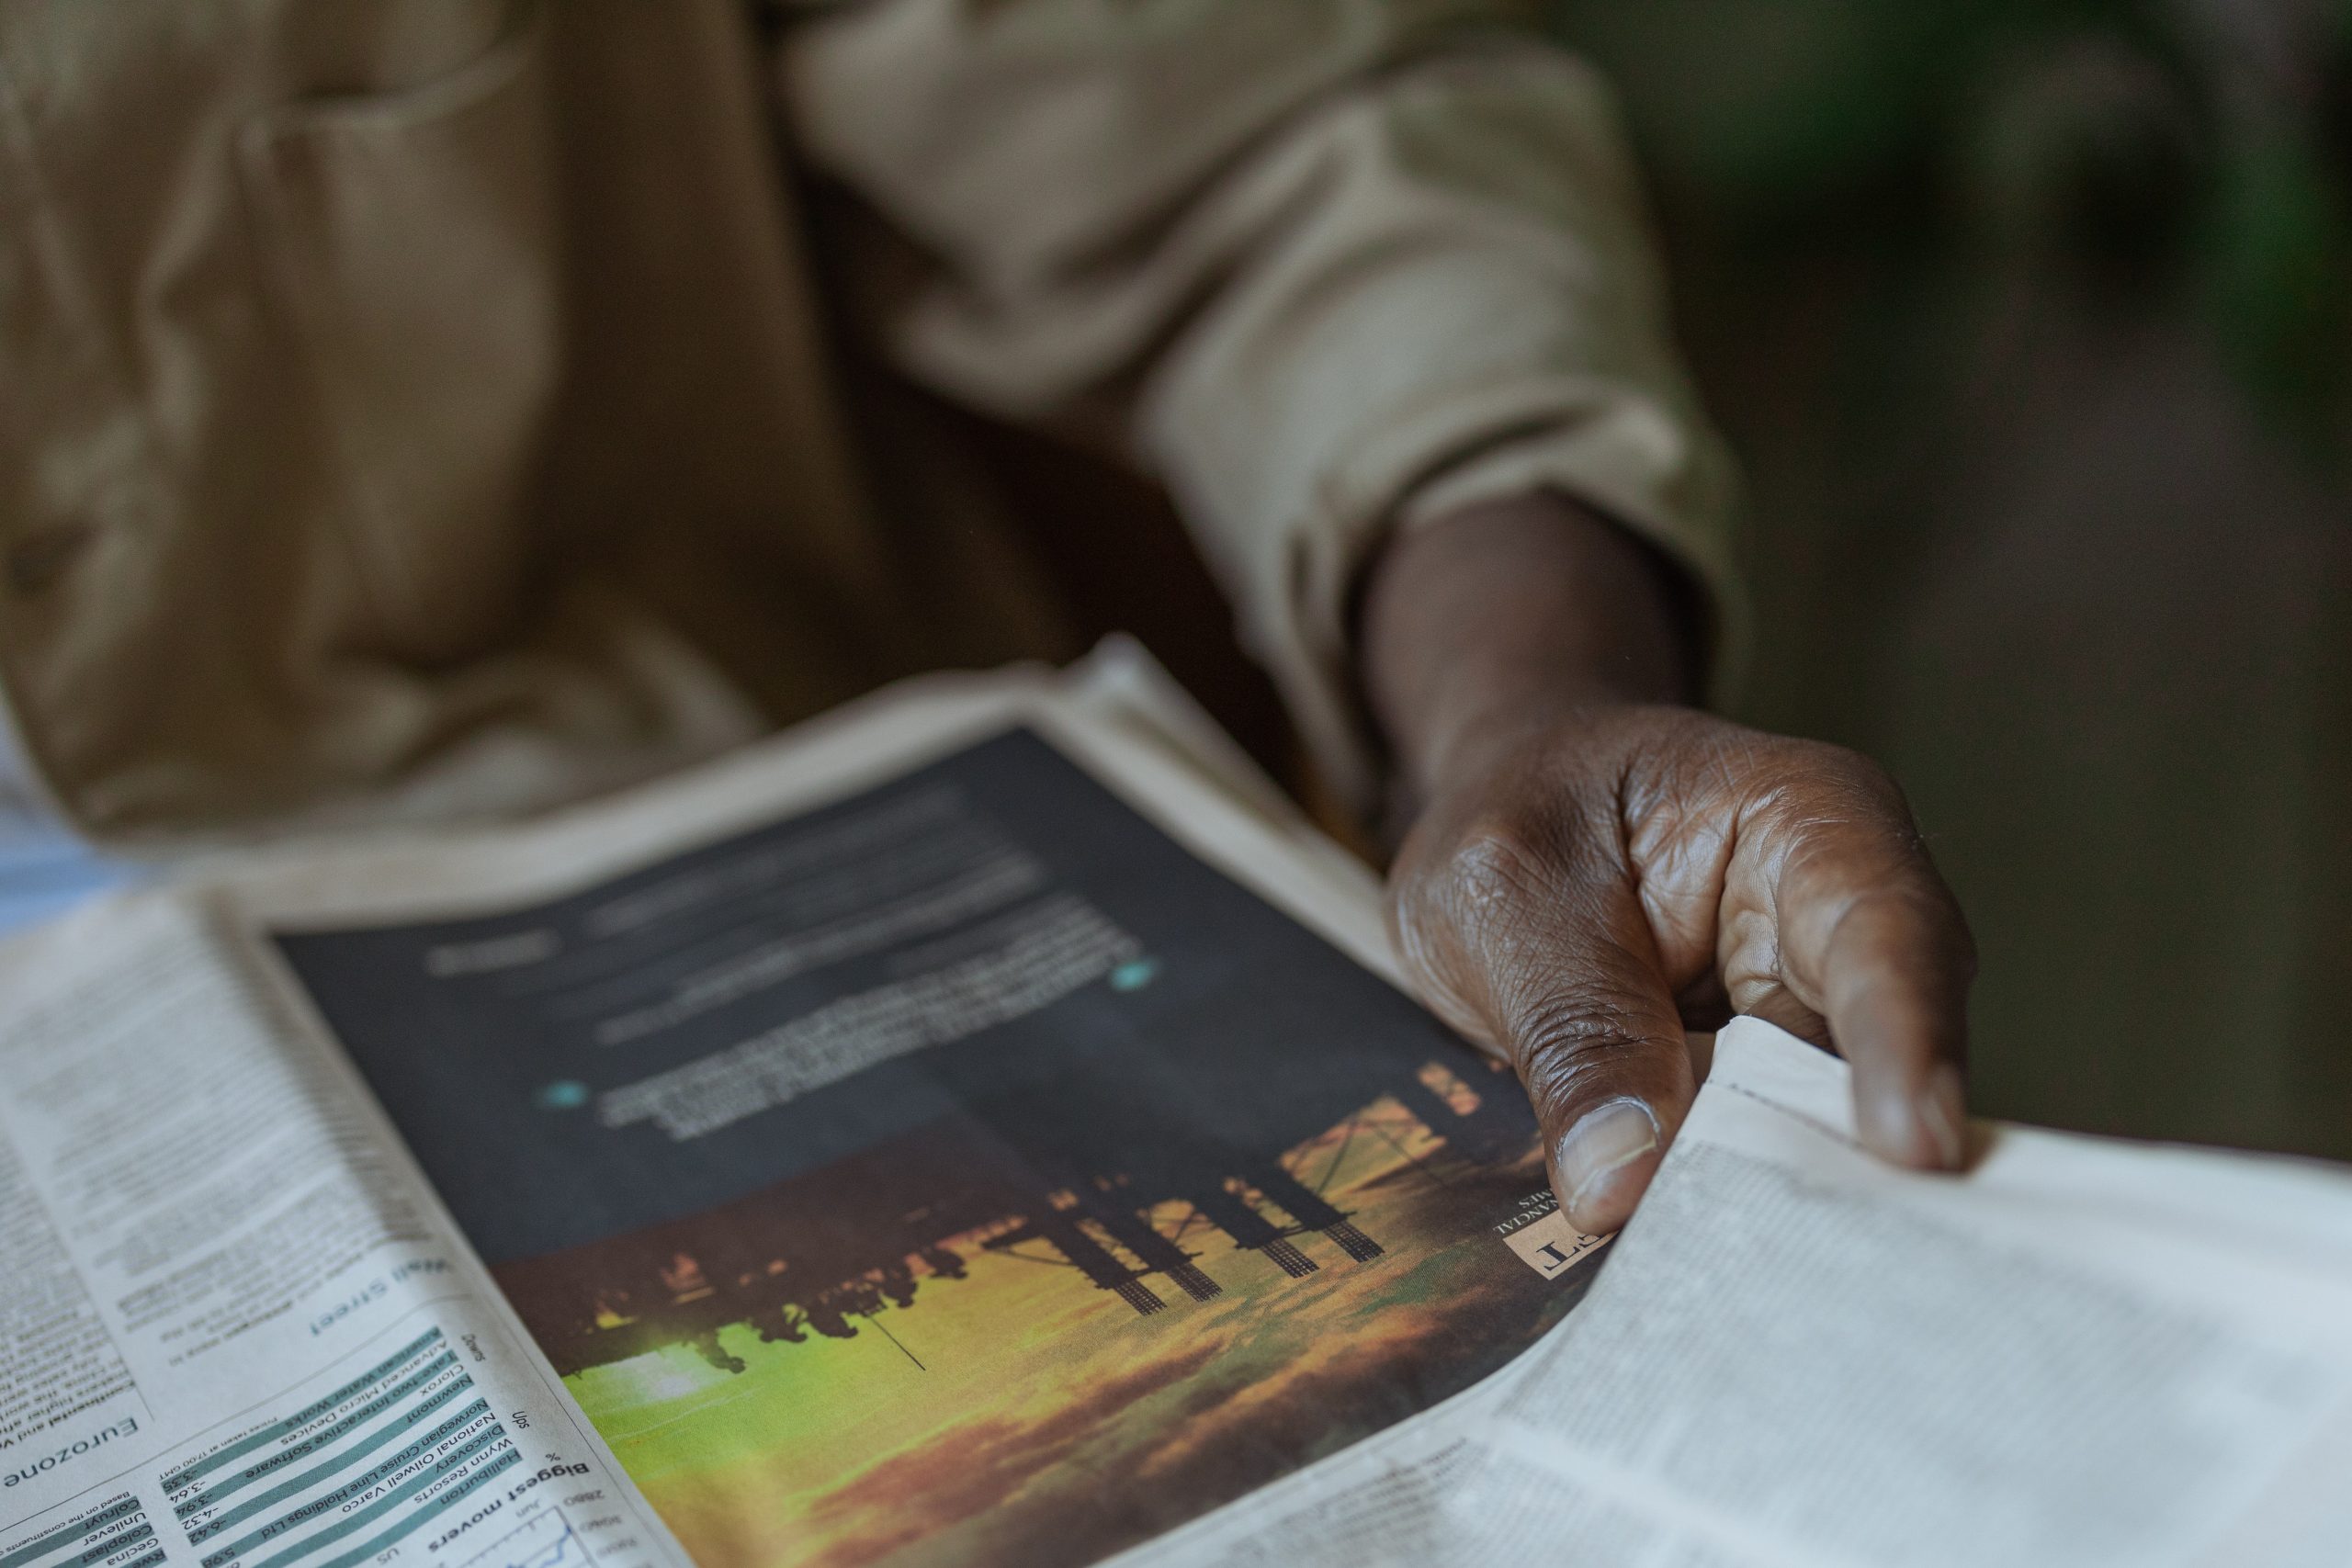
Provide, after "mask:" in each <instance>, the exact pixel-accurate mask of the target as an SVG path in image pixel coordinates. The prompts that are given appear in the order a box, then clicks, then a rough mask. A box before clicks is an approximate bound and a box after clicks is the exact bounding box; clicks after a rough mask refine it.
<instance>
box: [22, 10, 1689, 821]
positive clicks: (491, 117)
mask: <svg viewBox="0 0 2352 1568" xmlns="http://www.w3.org/2000/svg"><path fill="white" fill-rule="evenodd" d="M1513 9H1515V7H1513V6H1509V5H1506V4H1493V3H1489V4H1480V3H1478V0H864V3H853V4H839V5H819V4H793V3H783V4H771V5H770V6H767V7H766V8H765V9H764V10H762V9H759V8H756V7H753V6H748V5H747V4H746V3H745V0H537V3H536V4H522V5H517V4H514V3H510V0H233V3H232V0H14V3H12V4H9V5H7V6H0V681H5V686H6V695H7V698H8V705H9V708H10V709H11V711H12V712H13V716H14V719H15V723H16V725H17V735H18V739H19V740H20V741H21V744H22V748H23V750H24V751H25V753H26V755H27V756H28V759H29V760H30V761H31V763H32V766H33V768H34V769H35V771H36V772H37V773H38V774H39V775H40V779H41V780H42V781H44V782H45V785H46V788H47V790H48V791H49V793H50V795H51V804H53V805H54V806H55V807H57V808H58V809H60V810H61V811H62V812H63V813H65V814H66V815H67V816H68V817H69V818H71V819H72V820H74V822H76V823H77V824H79V825H80V826H81V827H82V828H83V829H84V830H85V831H87V832H89V833H92V834H93V835H95V836H96V837H98V838H99V839H101V840H111V841H115V842H124V841H128V840H135V839H138V838H140V837H141V836H147V835H153V834H157V833H185V832H188V831H192V830H206V831H210V830H218V829H233V828H237V827H239V826H241V825H243V826H250V825H253V824H254V823H256V822H261V821H269V822H278V823H282V822H284V821H286V820H287V819H288V818H289V817H300V818H307V819H308V820H310V821H312V822H314V823H315V822H326V823H334V822H338V821H344V820H359V819H375V820H380V819H383V818H387V817H394V818H397V817H404V816H414V815H421V814H435V813H450V812H460V811H463V812H476V811H491V810H508V809H517V808H523V807H531V806H535V805H539V804H544V803H547V802H549V801H552V800H555V799H558V798H561V797H563V796H566V795H573V794H577V793H580V792H582V791H584V790H589V789H594V788H596V787H599V786H601V785H605V784H611V783H615V782H617V781H620V780H623V779H627V778H631V777H636V776H639V775H641V774H643V773H647V772H649V771H651V770H653V769H656V768H659V767H663V766H668V765H672V764H673V763H675V762H677V761H683V760H685V759H688V758H691V757H694V756H696V755H700V754H703V753H707V752H708V751H711V750H716V749H718V748H720V747H723V746H727V745H730V744H733V743H735V742H737V741H739V740H740V739H743V738H744V737H746V736H748V735H750V734H752V733H754V732H755V731H757V730H758V729H759V728H762V727H764V726H767V725H770V724H773V723H775V722H778V721H780V720H784V719H788V718H791V717H794V716H799V715H802V714H806V713H809V712H810V711H813V710H815V709H817V708H820V707H822V706H825V705H830V704H831V703H833V702H836V701H838V700H840V699H842V698H844V697H846V696H849V695H851V694H854V693H856V692H858V691H861V690H864V689H865V688H867V687H870V686H871V685H873V684H875V683H876V682H879V681H881V680H884V679H887V678H888V677H890V676H892V675H896V674H899V673H902V672H906V671H911V670H915V669H919V668H922V667H925V666H928V665H933V664H938V663H943V662H983V661H993V660H1000V659H1003V658H1008V657H1012V656H1017V655H1022V654H1032V653H1044V654H1048V655H1050V654H1053V653H1057V652H1066V651H1068V649H1067V647H1066V646H1064V644H1065V643H1066V642H1067V632H1068V627H1069V622H1068V619H1067V617H1062V616H1060V615H1059V612H1058V611H1057V607H1056V604H1055V597H1056V587H1055V582H1054V580H1053V577H1052V573H1051V571H1050V570H1046V569H1045V568H1043V567H1041V566H1039V564H1038V550H1037V548H1036V547H1035V541H1034V540H1024V539H1023V520H1022V519H1021V518H1020V517H1019V516H1017V515H1014V514H1013V513H1012V509H1011V508H1008V507H1006V506H1004V505H1003V504H1001V502H999V503H997V504H995V505H994V506H993V507H991V506H990V505H989V504H988V503H987V502H983V501H981V500H978V499H976V497H978V496H979V495H980V494H981V492H982V491H983V489H984V487H982V486H980V485H978V484H974V483H969V482H967V479H970V478H971V476H970V475H969V474H968V473H967V471H966V469H967V468H968V464H967V459H966V458H965V457H963V456H960V455H959V454H958V453H957V452H956V451H955V450H952V449H951V447H950V446H949V445H948V444H944V443H941V442H940V441H938V440H937V439H936V437H937V436H938V434H939V432H940V431H942V430H944V429H949V428H952V427H953V425H954V423H955V420H956V417H958V416H956V414H955V413H954V412H952V411H953V410H954V409H955V408H957V407H960V408H962V409H966V410H972V411H978V412H980V413H983V414H985V415H987V416H989V417H990V418H992V419H995V420H1001V421H1006V422H1011V423H1016V424H1026V425H1030V426H1034V427H1037V428H1041V429H1047V430H1050V431H1052V432H1054V433H1056V435H1057V439H1060V440H1062V441H1064V442H1067V443H1070V444H1074V445H1077V446H1091V447H1093V448H1095V449H1097V450H1101V451H1105V452H1114V453H1116V454H1118V455H1119V456H1120V457H1122V458H1123V459H1124V460H1126V461H1129V462H1132V463H1134V464H1136V465H1137V466H1138V467H1139V468H1141V469H1142V470H1143V471H1144V472H1145V473H1147V474H1148V475H1149V476H1151V477H1152V478H1153V479H1155V480H1157V481H1158V482H1159V483H1161V484H1164V485H1165V486H1166V487H1167V489H1168V490H1169V491H1171V492H1172V493H1173V495H1174V496H1175V497H1176V499H1177V501H1178V502H1179V504H1180V506H1181V509H1182V513H1183V514H1184V516H1185V517H1186V519H1187V521H1188V523H1189V525H1191V527H1192V529H1193V533H1194V536H1195V537H1196V540H1197V542H1198V544H1199V547H1200V548H1201V551H1202V553H1203V554H1204V556H1205V558H1207V560H1208V561H1209V563H1210V564H1211V566H1212V567H1213V569H1214V570H1215V571H1216V575H1217V577H1218V579H1219V581H1221V582H1222V584H1223V585H1224V588H1225V590H1226V592H1227V595H1228V597H1229V599H1230V601H1231V603H1232V604H1233V605H1234V607H1235V611H1236V614H1237V615H1238V619H1239V622H1240V626H1241V631H1242V637H1243V639H1244V641H1245V642H1246V643H1247V644H1248V646H1249V647H1250V649H1253V650H1254V651H1255V652H1256V653H1257V655H1258V656H1259V657H1260V658H1261V659H1262V660H1263V661H1264V662H1265V663H1266V664H1267V665H1268V666H1269V668H1270V669H1271V670H1272V671H1273V673H1274V674H1275V677H1276V679H1277V682H1278V684H1279V685H1280V686H1281V687H1282V689H1283V693H1284V694H1285V696H1286V697H1287V699H1288V700H1289V702H1290V704H1291V705H1292V708H1293V712H1294V715H1295V718H1296V721H1297V722H1298V724H1299V726H1300V728H1301V729H1302V731H1303V732H1304V733H1305V735H1306V737H1307V739H1309V741H1310V742H1311V743H1312V744H1313V745H1314V747H1315V748H1316V749H1317V751H1318V752H1319V754H1320V755H1321V756H1322V758H1323V759H1324V760H1325V761H1326V763H1327V765H1328V766H1329V768H1330V769H1331V770H1332V771H1333V772H1334V773H1336V774H1337V775H1338V776H1339V780H1340V784H1342V785H1343V787H1351V788H1354V789H1358V790H1361V789H1362V788H1363V785H1364V784H1366V782H1367V780H1368V779H1369V777H1370V771H1371V764H1370V762H1369V761H1368V760H1367V759H1368V753H1367V752H1366V751H1365V750H1364V749H1363V746H1362V745H1361V743H1360V740H1359V737H1358V733H1357V728H1356V726H1355V723H1354V721H1353V718H1352V716H1351V713H1352V710H1351V705H1350V703H1349V701H1348V698H1347V691H1348V678H1347V652H1346V648H1345V632H1346V626H1345V623H1344V613H1345V603H1346V596H1347V588H1348V584H1349V581H1350V577H1351V572H1352V571H1353V570H1354V568H1355V566H1356V565H1357V563H1359V562H1360V560H1361V559H1362V558H1363V554H1364V552H1365V550H1366V548H1367V547H1368V545H1369V543H1370V542H1371V541H1372V540H1373V539H1374V537H1375V536H1377V535H1378V533H1379V531H1380V530H1382V529H1383V528H1385V527H1387V526H1390V525H1393V524H1395V523H1397V522H1398V521H1399V520H1403V521H1405V522H1406V523H1408V524H1409V522H1410V521H1411V520H1412V519H1413V518H1414V517H1415V516H1418V515H1422V514H1426V513H1430V512H1432V511H1435V510H1438V509H1441V508H1442V507H1444V506H1447V505H1451V504H1454V503H1456V502H1461V501H1464V500H1466V499H1470V498H1472V497H1475V496H1477V495H1480V494H1490V493H1499V492H1502V491H1510V490H1514V489H1519V488H1523V487H1526V486H1531V485H1537V484H1552V485H1556V486H1560V487H1564V488H1566V489H1567V490H1570V491H1574V492H1576V493H1577V494H1579V495H1580V496H1582V497H1584V498H1586V499H1588V500H1589V501H1590V502H1595V503H1598V504H1599V505H1600V506H1602V507H1604V508H1606V509H1608V510H1610V511H1611V512H1613V513H1615V514H1616V515H1617V516H1619V517H1620V518H1622V519H1623V520H1624V521H1625V522H1627V523H1628V524H1630V525H1633V526H1634V527H1637V528H1639V529H1641V530H1643V531H1644V532H1645V533H1646V534H1647V535H1648V536H1650V537H1652V538H1653V539H1654V540H1656V541H1657V543H1658V544H1659V545H1660V546H1662V547H1664V548H1666V549H1667V550H1668V551H1669V552H1671V553H1673V554H1674V555H1676V556H1678V557H1679V558H1682V559H1683V560H1685V561H1687V562H1688V563H1689V564H1690V565H1691V567H1692V568H1693V569H1694V570H1696V571H1697V573H1698V574H1699V575H1700V576H1701V577H1702V579H1703V580H1704V581H1707V582H1708V583H1710V584H1711V585H1713V587H1714V588H1715V589H1716V590H1717V591H1718V593H1719V594H1723V593H1727V592H1728V584H1729V581H1730V569H1729V566H1728V564H1727V562H1728V545H1727V537H1726V532H1725V524H1724V479H1723V467H1722V465H1721V463H1720V462H1719V460H1718V459H1717V457H1716V456H1715V451H1714V447H1713V443H1712V442H1711V440H1710V438H1709V437H1708V436H1707V435H1706V434H1705V433H1704V430H1703V427H1702V423H1700V420H1699V418H1698V416H1697V414H1696V413H1695V412H1694V410H1693V407H1692V404H1691V398H1690V394H1689V392H1688V389H1687V388H1686V387H1685V385H1684V381H1683V378H1682V377H1681V376H1680V374H1679V371H1678V369H1677V367H1676V364H1675V361H1674V358H1673V355H1672V354H1671V352H1670V350H1669V348H1668V342H1667V333H1666V329H1665V326H1664V322H1663V310H1662V305H1661V300H1660V296H1659V289H1658V286H1657V278H1656V275H1655V269H1654V266H1653V264H1652V261H1651V259H1650V256H1649V254H1648V253H1647V247H1646V242H1645V237H1644V231H1643V225H1642V222H1641V220H1640V218H1639V215H1638V210H1637V209H1638V201H1637V197H1636V195H1635V192H1634V183H1633V180H1632V177H1631V175H1630V173H1629V170H1628V167H1627V164H1626V159H1625V156H1624V153H1623V150H1622V147H1621V145H1620V141H1619V137H1618V134H1617V132H1616V130H1614V129H1613V127H1612V124H1611V114H1610V111H1609V108H1608V107H1607V104H1606V101H1605V99H1604V96H1603V95H1602V93H1601V91H1600V87H1599V86H1598V85H1597V84H1596V83H1595V81H1594V80H1593V79H1592V77H1591V75H1590V74H1589V72H1587V71H1586V70H1585V69H1583V68H1582V67H1580V66H1579V65H1577V63H1576V62H1573V61H1571V60H1569V59H1566V58H1564V57H1563V56H1562V55H1561V54H1559V53H1558V52H1556V51H1553V50H1551V49H1549V48H1547V47H1544V46H1543V45H1542V44H1540V43H1538V42H1536V41H1533V40H1532V39H1531V38H1529V37H1528V36H1526V35H1524V34H1521V33H1518V32H1514V31H1511V30H1509V28H1507V27H1504V26H1500V25H1498V24H1501V23H1506V22H1508V21H1510V17H1509V16H1508V15H1507V13H1509V12H1510V11H1511V10H1513ZM909 386H913V387H917V388H921V389H925V394H924V395H917V394H915V393H912V392H910V391H908V390H907V388H908V387H909ZM1127 525H1128V519H1127V518H1126V517H1125V516H1123V515H1119V514H1108V513H1106V514H1104V515H1101V516H1098V517H1095V518H1093V519H1092V521H1091V526H1092V527H1094V528H1097V529H1101V530H1114V531H1115V530H1120V529H1122V528H1124V527H1125V526H1127ZM1057 638H1059V639H1060V640H1059V641H1057Z"/></svg>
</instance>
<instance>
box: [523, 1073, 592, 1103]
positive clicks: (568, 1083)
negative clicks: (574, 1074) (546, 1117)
mask: <svg viewBox="0 0 2352 1568" xmlns="http://www.w3.org/2000/svg"><path fill="white" fill-rule="evenodd" d="M531 1098H532V1099H533V1100H536V1101H537V1102H538V1107H539V1109H540V1110H542V1111H577V1110H579V1109H580V1108H581V1107H582V1106H583V1105H585V1104H587V1103H588V1086H587V1085H586V1084H584V1083H582V1082H581V1081H580V1080H579V1079H578V1078H558V1079H556V1081H555V1082H553V1083H551V1084H542V1085H541V1086H540V1087H539V1092H538V1093H537V1094H535V1095H533V1096H532V1097H531Z"/></svg>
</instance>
